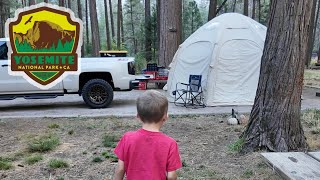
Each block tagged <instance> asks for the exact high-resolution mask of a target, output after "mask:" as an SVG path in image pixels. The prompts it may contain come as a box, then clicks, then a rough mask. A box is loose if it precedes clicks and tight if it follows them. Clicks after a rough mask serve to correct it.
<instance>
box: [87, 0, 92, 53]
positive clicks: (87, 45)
mask: <svg viewBox="0 0 320 180" xmlns="http://www.w3.org/2000/svg"><path fill="white" fill-rule="evenodd" d="M85 2H86V15H85V17H86V38H87V41H86V42H87V46H86V51H87V54H92V53H90V52H89V44H90V42H89V16H90V15H89V9H88V0H85Z"/></svg>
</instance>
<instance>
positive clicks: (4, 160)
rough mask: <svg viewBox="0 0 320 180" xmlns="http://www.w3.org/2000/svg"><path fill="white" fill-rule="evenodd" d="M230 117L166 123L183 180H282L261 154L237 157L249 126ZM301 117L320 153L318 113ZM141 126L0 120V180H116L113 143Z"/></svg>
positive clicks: (126, 121) (119, 121) (112, 121)
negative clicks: (228, 121) (231, 123)
mask: <svg viewBox="0 0 320 180" xmlns="http://www.w3.org/2000/svg"><path fill="white" fill-rule="evenodd" d="M228 116H229V115H216V116H214V115H212V116H175V117H171V118H170V120H169V121H168V122H167V123H166V124H165V126H164V127H163V132H164V133H166V134H168V135H169V136H171V137H173V138H174V139H176V140H177V142H178V144H179V149H180V152H181V157H182V160H183V167H182V169H180V170H179V171H178V173H179V179H188V180H189V179H268V180H272V179H279V177H278V176H277V175H276V174H274V172H273V171H272V169H271V168H269V167H268V166H266V165H265V163H264V161H263V159H262V158H261V156H260V155H259V152H256V153H252V154H248V155H245V156H240V155H238V154H237V147H238V145H239V144H237V143H236V142H237V139H238V137H239V135H240V134H241V132H242V131H243V130H244V128H245V127H244V126H242V125H236V126H229V125H227V124H226V119H227V118H228ZM303 119H304V120H303V126H304V130H305V132H306V136H307V138H308V141H309V145H310V147H311V149H312V150H320V137H319V134H320V123H319V121H320V111H317V110H307V111H305V113H304V115H303ZM138 128H140V124H139V122H138V120H136V119H132V118H116V117H110V118H38V119H2V120H0V149H1V152H0V169H1V168H2V170H0V179H10V180H12V179H45V178H50V177H51V179H59V180H62V179H65V180H67V179H77V180H79V179H84V180H89V179H112V177H113V172H114V168H115V166H116V162H115V161H116V159H115V157H114V155H113V153H112V150H113V147H114V146H115V143H116V142H117V141H118V139H119V138H120V137H121V135H122V134H123V133H124V132H126V131H130V130H136V129H138ZM39 137H42V138H40V139H39ZM35 140H36V141H35ZM57 140H58V141H59V142H58V143H56V142H57ZM40 142H41V143H40ZM55 143H56V145H57V147H55ZM44 145H46V146H44ZM41 147H43V148H45V147H47V148H49V149H51V150H48V151H46V150H45V149H41ZM39 151H40V152H39ZM41 151H43V152H41ZM37 157H38V158H37ZM52 159H58V160H59V161H60V162H58V163H53V162H52ZM63 162H65V163H63ZM4 169H8V170H4Z"/></svg>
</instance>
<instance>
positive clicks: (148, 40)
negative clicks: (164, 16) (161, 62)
mask: <svg viewBox="0 0 320 180" xmlns="http://www.w3.org/2000/svg"><path fill="white" fill-rule="evenodd" d="M144 15H145V33H146V42H145V51H146V61H147V62H150V61H151V60H152V51H151V46H152V40H151V36H152V31H151V29H152V27H151V8H150V0H145V12H144Z"/></svg>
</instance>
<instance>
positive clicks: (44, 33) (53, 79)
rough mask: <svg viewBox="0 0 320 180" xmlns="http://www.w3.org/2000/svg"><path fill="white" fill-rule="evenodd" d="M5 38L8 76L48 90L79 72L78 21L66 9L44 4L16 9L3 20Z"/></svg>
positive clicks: (79, 43)
mask: <svg viewBox="0 0 320 180" xmlns="http://www.w3.org/2000/svg"><path fill="white" fill-rule="evenodd" d="M6 37H9V39H10V43H9V44H8V48H9V52H8V57H9V64H10V66H11V68H9V74H10V75H14V76H23V77H24V78H25V79H27V80H28V81H29V82H30V83H31V84H33V85H35V86H37V87H39V88H41V89H49V88H51V87H53V86H54V85H56V84H57V83H59V82H61V81H62V79H63V78H64V77H66V76H67V75H69V74H79V72H80V61H79V60H80V57H81V45H82V21H81V20H80V19H78V18H75V17H74V13H73V12H72V11H71V10H70V9H66V8H62V7H59V6H56V5H50V4H46V3H40V4H38V5H34V6H31V7H28V8H24V9H19V10H17V11H16V15H15V18H13V19H8V20H7V22H6ZM10 49H11V50H10Z"/></svg>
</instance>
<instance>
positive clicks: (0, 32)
mask: <svg viewBox="0 0 320 180" xmlns="http://www.w3.org/2000/svg"><path fill="white" fill-rule="evenodd" d="M3 6H4V5H3V2H0V11H2V10H3ZM0 22H5V17H4V14H3V13H0ZM0 37H4V23H0Z"/></svg>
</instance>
